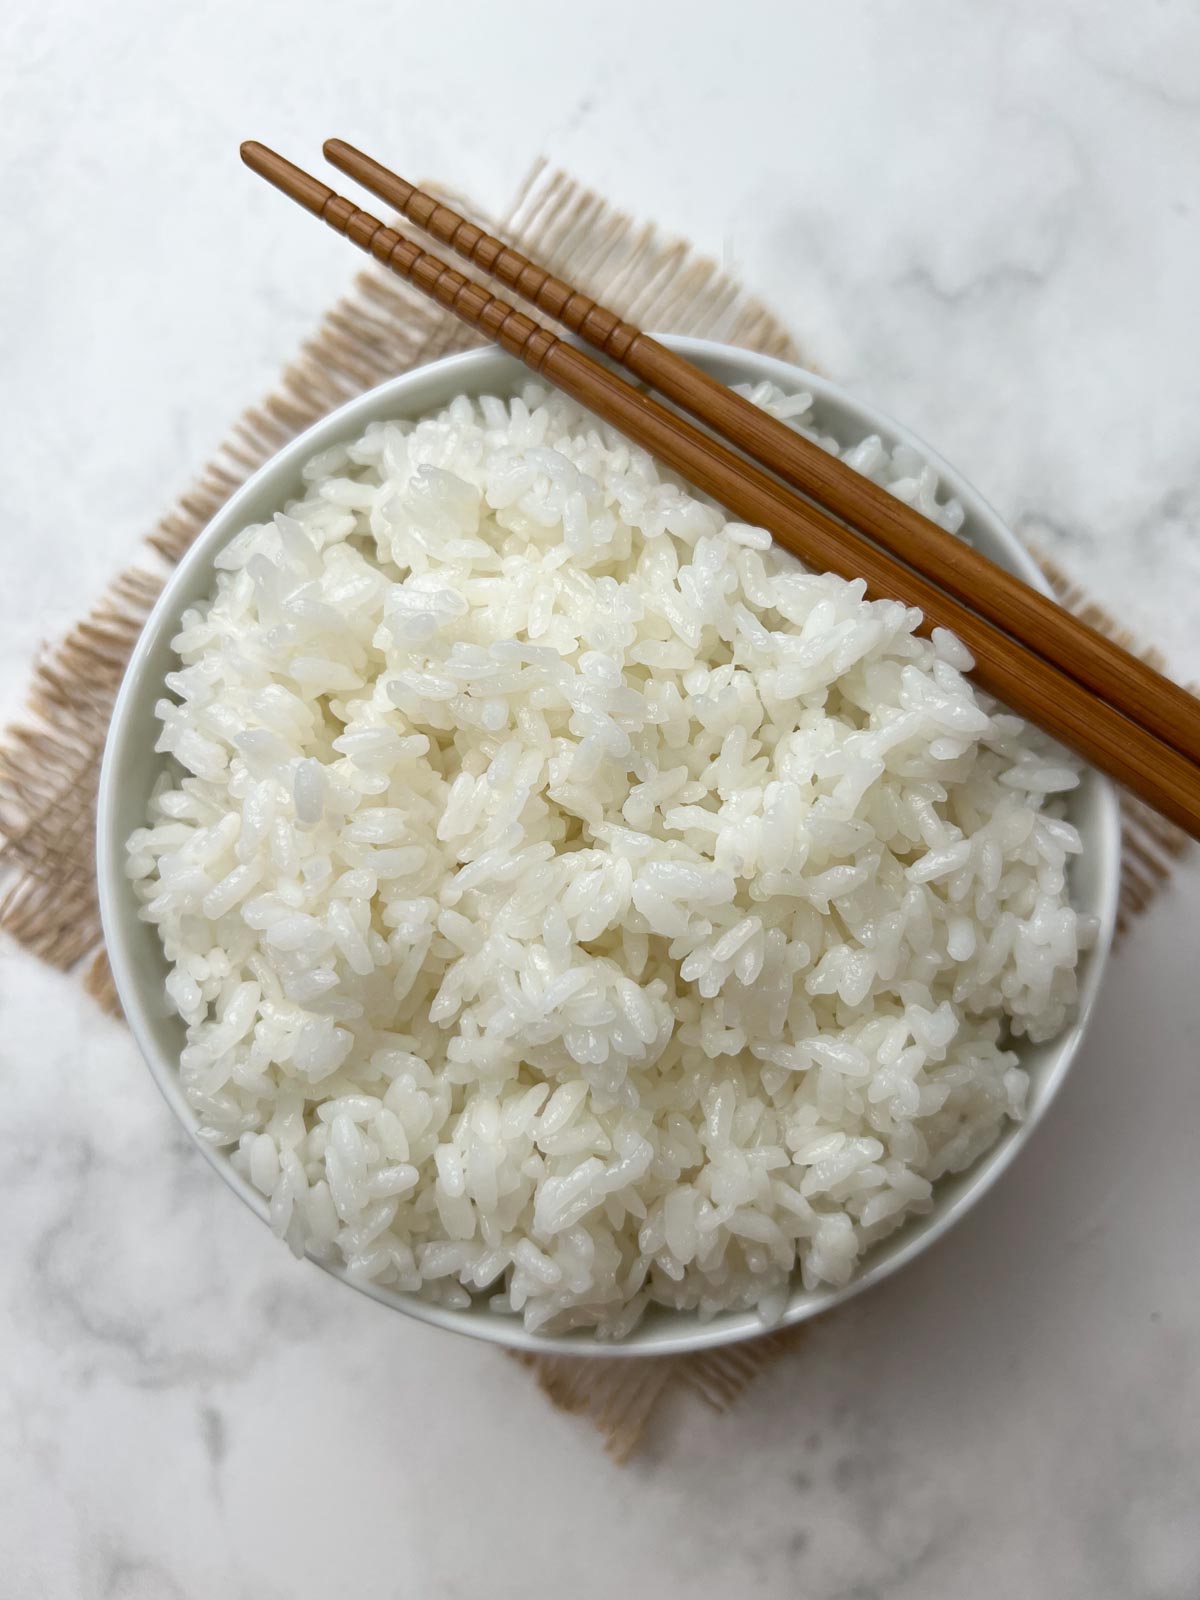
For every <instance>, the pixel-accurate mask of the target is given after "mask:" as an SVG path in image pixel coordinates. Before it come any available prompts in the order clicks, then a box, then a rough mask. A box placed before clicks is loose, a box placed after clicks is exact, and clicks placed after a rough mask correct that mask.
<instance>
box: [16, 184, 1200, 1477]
mask: <svg viewBox="0 0 1200 1600" xmlns="http://www.w3.org/2000/svg"><path fill="white" fill-rule="evenodd" d="M459 205H460V209H461V201H460V202H459ZM502 231H504V232H505V233H507V235H508V236H509V237H510V238H511V240H512V241H513V242H514V243H516V244H519V245H520V246H521V247H522V248H523V249H524V250H526V251H527V252H528V253H529V254H530V255H533V256H535V257H537V258H539V259H540V260H542V261H544V262H545V263H546V264H547V265H548V266H549V267H550V268H551V269H552V270H553V271H554V272H556V273H558V274H559V275H560V276H561V277H564V278H567V279H569V280H571V281H573V282H575V283H577V284H578V285H579V286H580V287H581V288H583V289H585V290H587V291H589V292H591V293H593V294H597V295H600V294H601V293H602V296H603V299H604V301H605V302H606V303H607V304H608V305H610V306H612V307H613V308H614V309H615V310H617V311H618V312H619V313H620V314H621V315H622V316H624V317H627V318H628V319H629V320H630V321H631V322H634V323H637V324H639V325H640V326H642V327H646V328H657V329H662V330H669V331H671V332H676V333H689V334H694V335H697V336H701V337H708V338H713V339H720V340H724V341H726V342H727V343H730V344H736V345H741V346H743V347H744V348H747V349H752V350H759V351H763V352H765V353H767V354H770V355H776V356H780V357H782V358H784V359H788V360H795V359H798V358H799V355H800V352H799V351H798V350H797V347H796V345H795V344H794V342H793V340H792V339H791V337H790V335H789V334H788V333H787V331H786V330H785V329H784V328H783V327H782V326H781V325H780V324H779V322H777V321H776V319H775V318H774V317H773V316H772V315H771V314H770V313H769V312H768V311H767V310H766V309H765V307H763V306H762V305H761V304H760V303H759V302H758V301H757V300H755V299H754V298H752V297H751V296H749V295H747V294H746V293H745V291H744V290H743V289H742V288H741V287H740V286H739V285H738V284H737V283H736V282H735V281H734V280H733V279H731V278H730V277H729V276H727V275H726V274H725V273H723V272H721V271H720V270H719V269H718V268H717V267H716V266H715V265H714V263H713V262H711V261H708V260H706V259H703V258H701V257H698V256H697V255H696V254H695V253H694V252H693V251H692V249H691V248H690V247H689V246H688V245H686V244H685V243H683V242H682V241H668V240H663V239H662V238H661V237H660V236H659V235H658V233H657V232H656V230H655V229H654V228H653V227H652V226H650V225H648V224H641V225H639V224H637V223H635V222H634V221H633V220H632V219H631V218H630V217H628V216H626V215H624V214H623V213H620V212H618V211H615V210H614V209H613V208H612V207H611V206H610V205H609V204H608V203H607V202H606V201H605V200H603V199H602V198H601V197H600V196H599V195H597V194H595V193H594V192H592V191H591V190H589V189H586V188H583V187H581V186H580V185H579V184H577V183H576V182H575V181H574V180H573V179H571V178H569V177H568V176H567V175H566V174H564V173H561V172H555V171H551V170H549V169H548V168H547V167H546V166H545V164H544V163H541V164H539V165H538V166H537V167H536V168H535V169H534V171H533V172H532V173H531V174H530V177H529V179H528V180H527V181H526V183H525V185H524V187H523V189H522V191H521V194H520V196H519V198H518V200H517V203H516V205H515V206H514V208H513V210H512V212H511V213H510V215H509V217H508V219H507V221H506V222H505V224H504V225H503V228H502ZM478 342H479V340H478V339H477V337H476V336H475V335H474V334H472V333H471V331H470V330H468V329H465V328H463V327H462V325H461V324H460V323H458V322H457V321H456V320H455V319H454V318H453V317H452V316H450V315H449V314H448V313H446V312H443V311H441V310H440V309H438V308H436V307H434V306H432V305H430V304H429V303H428V302H427V301H425V300H424V299H422V298H421V297H420V296H419V295H418V294H417V293H416V292H415V291H413V290H411V289H410V288H408V286H407V285H405V284H402V283H401V282H400V281H399V280H398V279H396V278H394V277H390V276H388V275H386V274H384V273H382V272H380V271H378V270H376V269H374V268H371V269H368V270H367V271H365V272H364V273H362V274H361V275H360V276H359V277H358V278H357V280H356V281H355V283H354V285H353V287H352V289H351V291H350V293H349V294H348V295H347V296H346V297H345V298H344V299H342V300H340V301H339V302H338V303H337V304H336V305H335V306H334V307H333V308H332V309H331V310H330V311H329V312H328V314H327V315H326V316H325V318H324V319H323V320H322V322H321V324H320V326H319V327H318V329H317V331H316V332H315V334H314V335H313V336H312V338H310V339H309V340H308V341H307V342H306V343H305V344H304V345H303V347H302V348H301V350H300V352H299V355H298V356H297V359H296V360H295V361H294V362H293V363H292V364H291V365H290V366H289V367H288V368H287V369H286V370H285V371H284V373H283V374H282V375H281V378H280V381H279V383H278V385H277V387H276V388H275V389H274V390H273V391H272V393H271V394H270V395H268V396H267V398H266V399H265V400H264V401H263V402H262V403H261V404H260V405H258V406H255V407H254V408H253V409H251V410H250V411H248V412H247V413H246V414H245V415H244V416H243V417H242V418H241V419H240V421H239V422H238V423H237V424H236V425H235V427H234V429H233V432H232V433H231V435H230V437H229V438H228V440H227V441H226V442H225V444H224V445H223V446H222V447H221V448H220V450H219V451H218V452H217V454H216V455H215V457H214V458H213V460H212V461H211V462H210V463H209V465H208V466H207V467H206V468H205V469H204V471H203V472H202V473H201V474H200V476H199V478H198V479H197V481H196V483H195V484H194V485H193V486H192V488H191V489H189V490H188V492H187V493H186V494H185V495H183V496H182V498H181V499H180V500H179V502H178V504H177V505H176V506H175V507H174V508H173V509H172V510H171V511H170V512H169V513H168V514H167V515H166V516H165V517H164V518H163V519H162V521H161V522H160V523H159V524H158V526H157V527H156V528H155V529H154V531H153V532H152V533H151V534H150V536H149V538H148V540H147V546H146V558H145V560H144V561H143V562H139V563H138V564H137V565H136V566H133V567H130V568H129V569H128V570H126V571H125V572H123V573H121V574H120V576H119V577H117V578H116V579H115V580H114V581H113V583H112V584H110V586H109V588H108V589H107V591H106V592H105V594H104V595H103V596H102V598H101V600H100V601H99V603H98V604H97V605H96V606H95V607H94V609H93V610H92V611H91V612H90V613H89V615H88V616H87V617H86V618H85V619H84V620H83V621H82V622H80V623H78V624H77V625H76V626H75V627H74V628H73V629H72V630H71V632H70V633H69V634H68V635H67V637H66V638H65V639H64V640H63V641H62V642H61V643H59V644H57V645H56V646H54V647H53V648H51V649H49V650H48V651H47V652H46V653H45V654H44V655H43V656H42V657H41V659H40V660H39V661H38V662H37V663H36V665H35V668H34V673H33V683H32V686H31V689H30V693H29V699H28V706H27V715H26V716H25V717H24V718H23V719H22V720H21V721H20V722H19V723H18V724H16V725H15V726H13V727H11V728H10V729H8V730H7V732H6V733H5V734H4V735H3V738H2V739H0V868H3V869H4V889H3V893H2V894H0V927H2V928H4V929H6V930H7V931H8V933H10V934H11V935H12V936H13V937H14V938H15V939H17V940H19V941H20V942H21V943H22V944H23V945H25V946H26V947H27V948H28V949H29V950H31V951H32V952H33V953H34V954H35V955H37V956H39V957H40V958H41V959H42V960H44V961H47V962H49V963H50V964H51V965H53V966H56V967H59V968H61V969H63V970H70V969H75V968H78V969H79V970H80V971H81V973H82V977H83V982H84V984H85V986H86V988H87V989H88V991H89V993H91V994H92V995H93V996H95V998H96V999H97V1001H98V1002H99V1003H100V1004H101V1005H102V1006H103V1007H104V1008H105V1009H106V1010H108V1011H110V1012H113V1013H116V1012H117V1011H118V1009H119V1008H118V1005H117V997H116V992H115V989H114V988H113V983H112V976H111V973H110V972H109V968H108V962H107V960H106V959H105V955H104V950H103V948H102V945H101V932H100V920H99V910H98V907H97V903H96V884H95V872H94V864H93V835H94V823H95V802H96V781H97V776H98V771H99V764H100V756H101V752H102V749H103V745H104V738H105V733H106V730H107V727H108V722H109V718H110V716H111V711H112V704H113V699H114V697H115V694H116V691H117V687H118V685H119V683H120V680H121V676H122V673H123V671H124V668H125V663H126V662H127V660H128V658H129V654H130V652H131V651H132V649H133V646H134V643H135V641H136V639H137V637H138V634H139V633H140V631H141V629H142V626H143V624H144V623H145V620H146V618H147V616H148V615H149V613H150V610H151V608H152V607H153V605H154V602H155V600H156V599H157V597H158V594H159V592H160V591H161V589H162V586H163V584H164V582H165V581H166V577H167V575H168V573H169V571H170V568H171V567H172V566H173V565H174V563H175V562H177V561H178V560H179V559H180V557H181V556H182V555H183V553H184V552H185V551H186V550H187V548H188V546H189V545H190V544H191V543H192V541H193V540H194V539H195V538H196V536H197V534H199V533H200V531H201V530H202V529H203V528H204V527H205V525H206V524H207V523H208V522H209V521H210V520H211V518H212V517H213V516H214V515H215V514H216V513H217V511H219V510H220V508H221V506H222V505H223V504H224V503H225V501H226V500H227V499H228V498H229V496H230V495H231V494H232V493H233V492H234V491H235V490H236V489H237V488H239V487H240V485H241V484H242V483H244V482H245V480H246V479H247V478H248V477H249V476H250V474H251V473H252V472H254V471H255V469H256V468H257V467H259V466H260V465H261V464H262V463H263V462H264V461H265V460H267V459H268V457H270V456H271V455H273V454H274V453H275V451H276V450H278V449H279V448H280V447H281V446H282V445H284V444H285V443H286V442H287V441H288V440H289V439H291V438H293V437H294V436H295V435H296V434H297V433H299V432H301V431H302V430H303V429H305V428H307V427H309V426H310V425H311V424H312V423H314V422H316V421H318V420H319V419H320V418H321V417H323V416H325V415H326V414H327V413H328V412H330V411H331V410H333V409H334V408H335V407H336V406H338V405H341V404H342V403H343V402H344V401H346V400H349V399H351V398H352V397H353V396H354V395H356V394H359V393H361V392H362V391H363V390H365V389H369V388H371V387H373V386H374V385H375V384H377V383H381V382H382V381H383V380H384V379H385V378H389V377H393V376H395V375H396V374H397V373H399V372H404V371H407V370H410V369H411V368H414V367H418V366H422V365H424V364H425V363H426V362H429V361H433V360H436V359H438V358H439V357H441V356H444V355H448V354H450V353H452V352H454V351H457V350H462V349H467V348H470V346H471V345H473V344H475V343H478ZM1039 559H1040V560H1041V562H1042V566H1043V568H1044V569H1045V570H1046V572H1047V574H1048V576H1049V577H1050V580H1051V582H1052V583H1053V585H1054V587H1055V589H1056V591H1057V592H1058V594H1059V595H1060V597H1061V598H1062V599H1063V601H1064V603H1065V604H1067V605H1068V606H1070V607H1071V609H1072V610H1074V611H1076V612H1077V613H1078V614H1080V615H1082V616H1084V617H1085V618H1086V620H1088V621H1089V622H1091V623H1092V624H1093V625H1094V626H1096V627H1099V628H1101V629H1102V630H1103V631H1105V632H1107V633H1109V634H1110V635H1112V636H1114V637H1117V638H1119V639H1120V640H1121V642H1122V643H1126V644H1129V643H1131V642H1132V641H1130V640H1129V639H1128V637H1127V636H1126V635H1125V633H1124V632H1123V630H1122V629H1120V628H1119V627H1118V625H1117V624H1116V623H1115V622H1113V620H1112V619H1111V618H1109V617H1108V616H1106V615H1105V614H1104V613H1103V612H1101V611H1100V610H1099V608H1098V607H1096V606H1094V605H1093V604H1092V603H1091V602H1090V601H1089V600H1088V599H1087V597H1086V596H1085V595H1083V594H1082V592H1080V591H1079V590H1078V589H1076V588H1075V587H1074V586H1073V585H1072V584H1071V583H1070V582H1069V581H1068V580H1067V579H1066V577H1065V576H1064V575H1063V574H1062V573H1061V572H1059V571H1058V570H1057V569H1056V568H1055V567H1054V566H1053V564H1052V563H1051V562H1050V561H1048V560H1045V559H1044V558H1040V557H1039ZM1144 654H1146V655H1147V657H1148V658H1152V654H1153V653H1152V652H1144ZM1123 823H1124V843H1125V858H1124V861H1125V865H1124V872H1123V877H1122V886H1121V913H1120V928H1121V930H1122V931H1124V929H1125V928H1126V927H1127V926H1128V924H1129V922H1130V921H1131V919H1132V918H1133V917H1135V916H1136V915H1138V914H1139V913H1140V912H1142V911H1144V910H1145V909H1146V907H1147V906H1148V905H1149V904H1150V902H1151V900H1152V899H1153V898H1154V896H1155V895H1156V894H1157V893H1158V891H1159V889H1160V888H1161V887H1162V886H1163V885H1164V884H1165V883H1166V881H1167V878H1168V877H1169V874H1170V867H1171V863H1172V861H1173V860H1174V859H1175V858H1176V857H1177V856H1178V855H1179V854H1180V853H1181V852H1182V850H1183V849H1184V847H1185V845H1186V843H1187V841H1186V839H1185V837H1184V835H1183V834H1182V833H1181V832H1180V831H1179V830H1178V829H1176V828H1173V827H1171V825H1170V824H1168V823H1166V822H1164V821H1163V820H1162V819H1161V818H1159V817H1158V816H1157V815H1155V813H1153V812H1151V811H1150V810H1148V809H1147V808H1146V807H1145V806H1142V805H1141V804H1140V803H1139V802H1137V801H1134V800H1131V799H1129V798H1128V797H1126V798H1125V799H1124V800H1123ZM809 1326H811V1325H809ZM805 1333H806V1329H794V1330H789V1331H785V1332H781V1333H775V1334H768V1335H764V1336H763V1337H762V1338H760V1339H756V1340H752V1341H750V1342H748V1343H744V1344H739V1345H733V1346H729V1347H726V1348H724V1349H720V1350H714V1351H710V1352H705V1353H702V1354H699V1355H695V1356H688V1357H660V1358H646V1359H634V1360H627V1359H626V1360H614V1361H583V1360H575V1359H571V1358H568V1357H559V1356H537V1355H533V1356H521V1357H520V1358H519V1359H520V1361H521V1362H522V1364H523V1365H526V1366H528V1367H530V1368H532V1370H533V1371H534V1373H535V1374H536V1377H537V1380H538V1383H539V1384H540V1386H541V1388H542V1389H543V1391H544V1392H545V1393H546V1395H547V1396H548V1397H549V1398H550V1399H551V1400H552V1401H553V1402H554V1404H555V1405H557V1406H559V1407H560V1408H561V1409H563V1410H565V1411H569V1412H572V1413H576V1414H580V1415H585V1416H587V1417H589V1418H590V1419H591V1421H592V1422H593V1423H594V1424H595V1425H596V1427H597V1428H598V1429H599V1430H600V1432H601V1434H602V1435H603V1437H604V1440H605V1444H606V1447H607V1449H608V1450H609V1451H610V1453H611V1454H612V1455H613V1457H614V1458H615V1459H617V1460H621V1461H623V1460H625V1459H626V1458H627V1457H628V1456H629V1455H630V1453H631V1452H632V1451H633V1450H634V1449H635V1448H636V1446H637V1443H638V1441H639V1439H640V1438H641V1437H642V1435H643V1432H644V1430H645V1427H646V1425H647V1423H648V1421H649V1419H650V1417H651V1415H652V1413H653V1412H654V1410H655V1407H656V1406H657V1405H658V1404H659V1402H660V1401H661V1399H662V1398H663V1396H664V1395H665V1394H666V1393H667V1391H668V1390H670V1389H683V1390H687V1391H690V1392H691V1393H692V1394H694V1395H695V1396H697V1397H698V1398H699V1399H701V1400H703V1401H704V1402H705V1403H706V1404H708V1405H710V1406H713V1407H715V1408H716V1409H718V1410H724V1409H726V1408H727V1407H728V1406H730V1405H732V1404H733V1402H734V1401H735V1400H736V1399H737V1398H738V1396H739V1395H740V1394H741V1393H742V1392H743V1391H744V1390H745V1388H746V1387H747V1385H748V1384H749V1383H751V1382H752V1381H753V1379H754V1378H755V1377H756V1376H757V1374H758V1373H759V1372H761V1371H762V1370H763V1368H764V1367H765V1366H766V1365H767V1364H768V1363H769V1362H771V1361H774V1360H775V1359H777V1358H778V1357H779V1356H780V1355H781V1354H783V1353H784V1352H785V1351H789V1350H791V1349H793V1348H795V1346H796V1345H797V1343H798V1342H800V1341H802V1339H803V1338H804V1336H805Z"/></svg>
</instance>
